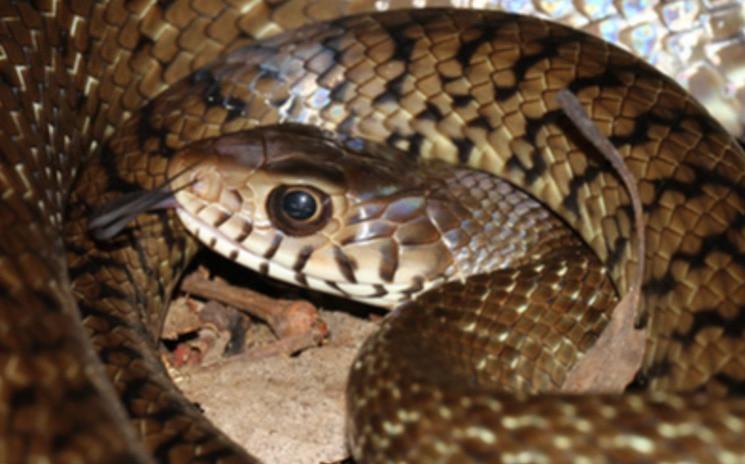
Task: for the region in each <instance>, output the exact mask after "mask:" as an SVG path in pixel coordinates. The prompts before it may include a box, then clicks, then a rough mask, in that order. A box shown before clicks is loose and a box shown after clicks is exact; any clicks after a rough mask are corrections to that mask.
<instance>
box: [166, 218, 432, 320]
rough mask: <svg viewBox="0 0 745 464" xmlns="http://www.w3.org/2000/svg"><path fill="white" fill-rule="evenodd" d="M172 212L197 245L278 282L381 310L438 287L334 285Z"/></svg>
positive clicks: (428, 284) (198, 220) (426, 284)
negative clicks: (196, 240)
mask: <svg viewBox="0 0 745 464" xmlns="http://www.w3.org/2000/svg"><path fill="white" fill-rule="evenodd" d="M174 209H175V210H176V213H177V214H178V216H179V218H180V219H181V222H182V223H183V225H184V227H186V229H187V230H188V231H189V232H190V233H191V234H192V235H194V237H196V238H197V239H198V240H199V241H200V242H202V243H204V244H206V245H208V246H209V248H211V249H212V250H214V251H216V252H217V253H219V254H220V255H222V256H224V257H226V258H228V259H230V260H232V261H235V262H237V263H239V264H241V265H243V266H246V267H248V268H250V269H252V270H254V271H256V272H258V273H260V274H262V275H266V276H268V277H272V278H275V279H279V280H281V281H283V282H287V283H291V284H295V285H300V286H301V287H306V288H309V289H312V290H316V291H320V292H325V293H330V294H333V295H338V296H343V297H347V298H351V299H353V300H355V301H358V302H360V303H365V304H369V305H372V306H378V307H384V308H393V307H395V306H397V305H399V304H401V303H402V302H404V301H407V300H409V299H411V298H413V297H415V296H416V295H418V294H420V293H422V292H425V291H427V290H429V289H430V288H432V287H433V286H435V285H437V284H438V282H420V281H416V282H413V283H411V284H386V285H383V284H379V283H359V282H358V283H349V282H336V281H332V280H326V279H323V278H319V277H315V276H312V275H309V274H308V273H302V272H297V271H295V270H293V269H291V268H289V267H286V266H284V265H282V264H280V263H279V262H277V261H276V260H272V259H269V258H266V257H264V256H261V255H258V254H256V253H253V252H251V251H249V250H248V249H247V248H246V247H245V246H244V245H242V244H241V243H238V242H237V241H236V240H234V239H233V238H231V237H229V236H228V235H227V234H225V233H224V232H222V231H221V230H220V229H219V228H217V229H216V228H215V227H212V226H210V225H209V224H208V223H207V222H205V221H204V220H202V219H201V218H200V217H199V216H197V215H194V214H193V213H192V212H191V211H189V210H187V209H186V208H184V207H182V206H180V205H176V206H175V208H174ZM249 235H250V234H249ZM280 246H281V245H280Z"/></svg>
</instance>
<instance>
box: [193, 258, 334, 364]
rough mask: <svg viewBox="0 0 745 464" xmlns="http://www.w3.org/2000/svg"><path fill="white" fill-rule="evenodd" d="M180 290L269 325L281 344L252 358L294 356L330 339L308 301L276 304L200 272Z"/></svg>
mask: <svg viewBox="0 0 745 464" xmlns="http://www.w3.org/2000/svg"><path fill="white" fill-rule="evenodd" d="M181 289H182V290H183V291H185V292H187V293H193V294H196V295H199V296H201V297H203V298H207V299H212V300H217V301H220V302H222V303H225V304H229V305H231V306H234V307H236V308H239V309H241V310H243V311H246V312H248V313H249V314H251V315H253V316H255V317H258V318H260V319H262V320H264V321H266V322H267V324H269V326H270V327H271V329H272V331H273V332H274V334H275V335H276V336H277V337H279V338H280V340H278V341H277V342H274V343H273V344H272V345H271V346H268V347H264V348H255V349H253V350H251V352H250V353H251V356H249V357H251V358H253V357H264V356H269V355H273V354H280V353H286V354H290V353H294V352H297V351H300V350H302V349H305V348H309V347H311V346H317V345H318V344H319V343H320V342H321V341H323V339H324V338H325V337H326V335H328V327H326V324H325V323H324V322H323V321H321V320H320V319H319V318H318V310H317V309H316V307H315V306H313V305H312V304H311V303H309V302H307V301H293V300H277V299H274V298H270V297H268V296H265V295H262V294H260V293H258V292H255V291H252V290H249V289H245V288H239V287H235V286H232V285H230V284H227V283H225V282H220V281H214V280H209V279H208V278H206V277H204V276H203V275H201V274H199V273H198V272H196V273H193V274H191V275H189V276H187V277H185V278H184V280H183V282H182V284H181ZM259 353H261V354H259ZM247 354H248V353H247Z"/></svg>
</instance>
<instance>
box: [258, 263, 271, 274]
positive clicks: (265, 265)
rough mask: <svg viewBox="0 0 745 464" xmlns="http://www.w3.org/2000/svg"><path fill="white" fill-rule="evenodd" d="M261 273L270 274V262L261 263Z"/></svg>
mask: <svg viewBox="0 0 745 464" xmlns="http://www.w3.org/2000/svg"><path fill="white" fill-rule="evenodd" d="M259 274H261V275H269V263H267V262H266V261H264V262H262V263H261V264H259Z"/></svg>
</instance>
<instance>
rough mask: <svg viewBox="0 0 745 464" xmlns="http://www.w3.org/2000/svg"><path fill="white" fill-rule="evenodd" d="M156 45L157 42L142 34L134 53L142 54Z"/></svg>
mask: <svg viewBox="0 0 745 464" xmlns="http://www.w3.org/2000/svg"><path fill="white" fill-rule="evenodd" d="M154 44H155V41H153V39H151V38H150V37H148V36H146V35H144V34H142V35H140V38H139V39H137V43H136V44H135V47H134V48H133V49H132V51H133V52H134V53H138V52H141V51H142V50H145V48H146V47H147V46H151V47H152V46H153V45H154Z"/></svg>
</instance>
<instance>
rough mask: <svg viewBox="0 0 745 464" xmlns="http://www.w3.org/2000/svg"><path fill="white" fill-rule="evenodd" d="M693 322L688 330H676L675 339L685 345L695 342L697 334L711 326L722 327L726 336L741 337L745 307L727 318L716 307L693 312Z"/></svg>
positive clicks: (744, 319) (744, 322)
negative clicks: (682, 331)
mask: <svg viewBox="0 0 745 464" xmlns="http://www.w3.org/2000/svg"><path fill="white" fill-rule="evenodd" d="M692 317H693V322H692V323H691V327H690V328H689V329H688V331H686V332H684V333H681V332H675V333H674V334H673V339H674V340H677V341H679V342H681V343H682V344H684V345H689V344H691V343H693V340H694V339H695V338H696V335H697V334H698V333H699V332H701V331H702V330H704V329H706V328H710V327H714V328H720V329H722V334H723V335H724V336H725V337H731V338H736V339H737V338H741V337H742V336H743V334H744V333H745V307H742V306H741V307H740V308H738V311H737V315H735V317H733V318H725V317H724V316H722V315H721V314H720V313H719V311H718V310H717V309H716V308H712V309H706V310H703V311H697V312H695V313H693V314H692Z"/></svg>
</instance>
